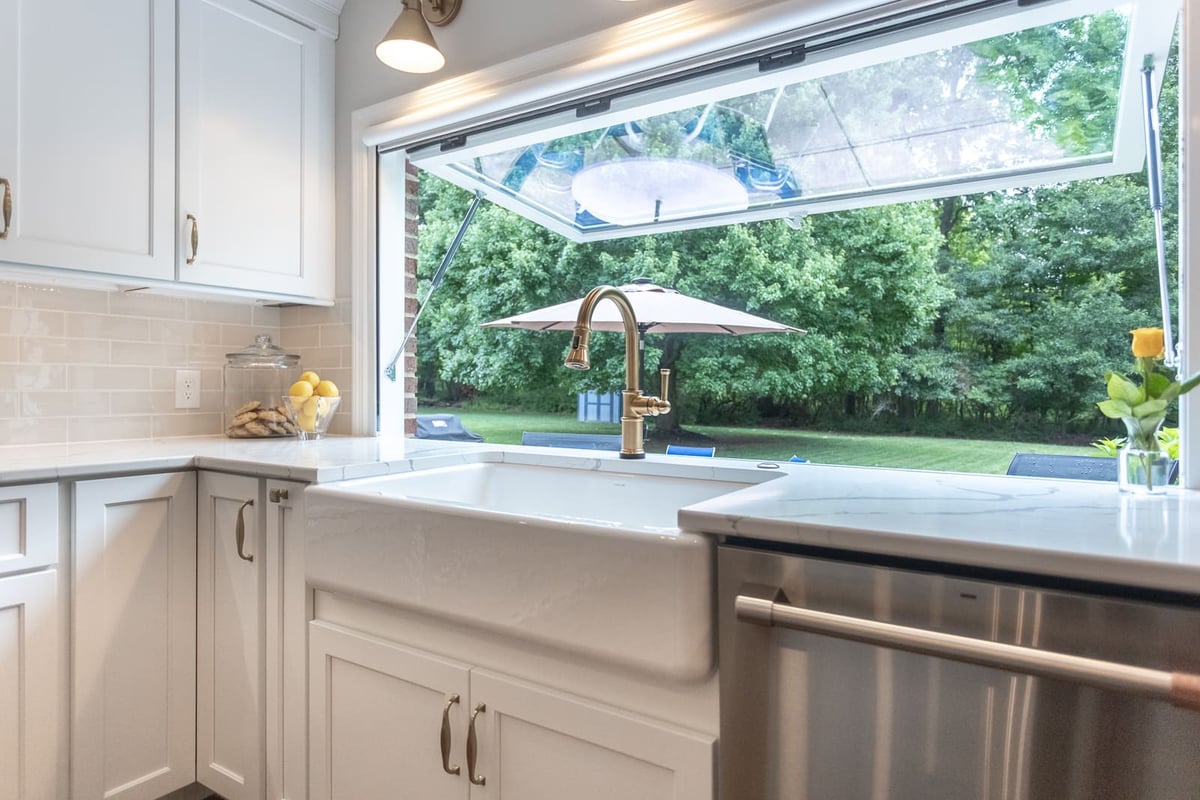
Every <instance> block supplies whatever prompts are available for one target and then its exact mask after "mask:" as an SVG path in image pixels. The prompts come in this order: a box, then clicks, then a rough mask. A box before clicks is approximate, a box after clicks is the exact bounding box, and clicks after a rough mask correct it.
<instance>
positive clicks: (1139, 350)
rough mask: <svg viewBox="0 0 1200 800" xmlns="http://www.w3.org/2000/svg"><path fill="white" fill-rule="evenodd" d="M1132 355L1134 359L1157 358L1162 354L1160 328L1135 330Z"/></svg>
mask: <svg viewBox="0 0 1200 800" xmlns="http://www.w3.org/2000/svg"><path fill="white" fill-rule="evenodd" d="M1130 333H1132V334H1133V355H1134V357H1135V358H1159V357H1160V356H1162V354H1163V332H1162V328H1135V329H1134V330H1132V331H1130Z"/></svg>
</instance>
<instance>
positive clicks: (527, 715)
mask: <svg viewBox="0 0 1200 800" xmlns="http://www.w3.org/2000/svg"><path fill="white" fill-rule="evenodd" d="M309 648H310V666H309V674H310V677H311V683H310V686H311V697H310V701H309V719H310V736H309V741H310V747H311V753H310V759H311V764H312V773H311V775H312V782H311V791H312V795H311V796H312V798H313V800H377V799H378V800H384V798H391V797H394V796H395V791H396V786H397V785H403V786H405V787H406V788H408V789H409V791H410V793H411V794H412V796H414V797H422V798H427V800H441V798H466V797H468V796H469V797H471V798H472V799H473V800H480V798H497V799H504V800H561V799H562V798H566V797H569V798H571V800H615V798H620V799H621V800H678V799H679V798H688V800H711V798H712V797H713V783H714V781H713V773H714V764H713V761H714V755H715V742H714V739H713V737H711V736H707V735H704V734H701V733H697V732H693V731H688V730H685V729H682V728H678V727H676V726H674V725H670V724H668V723H665V722H661V721H658V720H654V719H651V718H648V717H644V716H641V715H638V714H635V713H632V712H627V711H623V710H621V709H618V708H613V707H611V706H607V705H603V704H600V703H596V702H593V701H590V700H587V699H584V698H580V697H575V696H573V695H569V694H566V693H564V692H559V691H556V690H553V689H549V688H545V687H541V686H537V685H534V684H531V683H527V682H525V681H521V680H517V679H515V678H510V677H506V676H503V675H500V674H498V673H494V672H491V671H489V670H485V669H481V668H479V667H473V666H469V665H466V664H462V663H459V662H455V661H451V660H448V659H445V658H442V657H439V656H436V655H433V654H431V653H425V652H422V651H418V650H413V649H410V648H406V647H402V646H400V645H396V644H392V643H389V642H387V641H385V640H381V639H377V638H374V637H372V636H369V635H366V634H362V633H358V632H355V631H350V630H347V629H342V628H339V627H336V626H332V625H328V624H326V623H322V622H319V621H318V622H313V623H311V624H310V632H309ZM455 770H457V772H455ZM451 773H454V774H451Z"/></svg>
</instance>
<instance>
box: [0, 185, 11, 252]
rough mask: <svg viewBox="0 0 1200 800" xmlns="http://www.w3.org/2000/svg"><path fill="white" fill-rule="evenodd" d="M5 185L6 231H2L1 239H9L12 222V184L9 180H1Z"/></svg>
mask: <svg viewBox="0 0 1200 800" xmlns="http://www.w3.org/2000/svg"><path fill="white" fill-rule="evenodd" d="M0 183H3V184H4V230H2V231H0V239H7V238H8V224H9V223H10V222H12V184H11V183H9V182H8V178H0Z"/></svg>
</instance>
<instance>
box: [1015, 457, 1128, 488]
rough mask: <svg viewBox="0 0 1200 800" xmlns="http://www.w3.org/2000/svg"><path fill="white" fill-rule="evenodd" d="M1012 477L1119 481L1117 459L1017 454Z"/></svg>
mask: <svg viewBox="0 0 1200 800" xmlns="http://www.w3.org/2000/svg"><path fill="white" fill-rule="evenodd" d="M1006 474H1008V475H1025V476H1027V477H1033V478H1074V479H1076V480H1084V481H1115V480H1116V479H1117V459H1115V458H1106V457H1105V456H1069V455H1049V454H1046V453H1017V454H1016V455H1014V456H1013V459H1012V462H1011V463H1010V464H1009V465H1008V472H1007V473H1006Z"/></svg>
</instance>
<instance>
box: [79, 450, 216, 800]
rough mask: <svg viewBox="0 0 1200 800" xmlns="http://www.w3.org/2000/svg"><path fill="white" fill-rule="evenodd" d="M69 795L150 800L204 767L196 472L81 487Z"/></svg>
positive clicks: (81, 799)
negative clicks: (199, 759)
mask: <svg viewBox="0 0 1200 800" xmlns="http://www.w3.org/2000/svg"><path fill="white" fill-rule="evenodd" d="M73 513H74V530H73V574H72V589H73V593H72V594H73V596H72V609H73V614H72V617H73V618H72V636H71V641H72V653H71V662H72V668H71V676H72V694H71V792H70V796H71V797H72V798H73V799H74V800H93V799H96V800H98V799H99V798H111V799H113V800H118V799H119V800H152V798H157V797H160V796H162V795H164V794H166V793H167V792H170V791H173V790H175V789H179V788H181V787H184V786H187V785H188V784H190V783H192V781H193V780H195V774H196V760H195V753H196V716H195V715H196V705H195V701H196V476H195V475H194V474H193V473H190V472H189V473H184V472H176V473H169V474H161V475H134V476H129V477H121V478H105V479H101V480H92V481H80V482H79V483H77V484H76V485H75V494H74V512H73Z"/></svg>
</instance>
